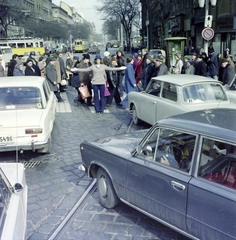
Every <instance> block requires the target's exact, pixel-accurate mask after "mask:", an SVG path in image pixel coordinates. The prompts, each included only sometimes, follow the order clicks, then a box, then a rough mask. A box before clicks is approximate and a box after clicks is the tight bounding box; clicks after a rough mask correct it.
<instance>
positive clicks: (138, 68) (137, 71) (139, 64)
mask: <svg viewBox="0 0 236 240" xmlns="http://www.w3.org/2000/svg"><path fill="white" fill-rule="evenodd" d="M142 61H143V60H142V59H141V60H140V61H138V62H137V64H136V68H135V70H134V73H135V79H136V83H138V82H139V81H140V80H141V79H140V78H141V74H142Z"/></svg>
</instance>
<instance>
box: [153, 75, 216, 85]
mask: <svg viewBox="0 0 236 240" xmlns="http://www.w3.org/2000/svg"><path fill="white" fill-rule="evenodd" d="M153 79H157V80H160V81H165V82H169V83H172V84H176V85H179V86H183V85H188V84H192V83H214V84H221V83H220V82H218V81H216V80H214V79H211V78H207V77H202V76H197V75H191V74H171V75H162V76H158V77H154V78H153Z"/></svg>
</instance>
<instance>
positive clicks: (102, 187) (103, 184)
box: [98, 176, 107, 197]
mask: <svg viewBox="0 0 236 240" xmlns="http://www.w3.org/2000/svg"><path fill="white" fill-rule="evenodd" d="M98 185H99V192H100V194H101V196H102V197H106V196H107V184H106V178H105V177H104V176H101V177H100V179H99V182H98Z"/></svg>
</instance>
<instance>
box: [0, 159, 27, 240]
mask: <svg viewBox="0 0 236 240" xmlns="http://www.w3.org/2000/svg"><path fill="white" fill-rule="evenodd" d="M27 196H28V186H27V184H26V181H25V170H24V165H23V164H22V163H0V200H1V211H0V229H1V231H0V238H1V239H3V240H5V239H7V240H16V239H19V240H20V239H25V237H26V229H27Z"/></svg>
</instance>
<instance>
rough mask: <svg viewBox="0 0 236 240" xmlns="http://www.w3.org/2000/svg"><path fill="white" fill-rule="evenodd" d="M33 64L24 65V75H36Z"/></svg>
mask: <svg viewBox="0 0 236 240" xmlns="http://www.w3.org/2000/svg"><path fill="white" fill-rule="evenodd" d="M33 66H34V65H33ZM33 66H32V67H29V66H28V65H26V67H25V76H37V75H36V72H35V69H34V68H33Z"/></svg>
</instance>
